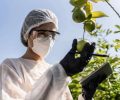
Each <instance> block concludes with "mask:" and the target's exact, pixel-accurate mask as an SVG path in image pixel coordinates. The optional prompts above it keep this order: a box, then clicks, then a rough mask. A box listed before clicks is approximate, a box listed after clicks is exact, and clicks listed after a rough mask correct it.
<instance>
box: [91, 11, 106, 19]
mask: <svg viewBox="0 0 120 100" xmlns="http://www.w3.org/2000/svg"><path fill="white" fill-rule="evenodd" d="M101 17H108V16H107V15H106V14H105V13H104V12H102V11H95V12H92V18H101Z"/></svg>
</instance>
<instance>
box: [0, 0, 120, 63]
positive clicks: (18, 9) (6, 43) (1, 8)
mask: <svg viewBox="0 0 120 100" xmlns="http://www.w3.org/2000/svg"><path fill="white" fill-rule="evenodd" d="M111 4H112V5H113V6H114V7H115V9H116V10H117V11H118V12H119V13H120V10H119V9H120V6H119V5H120V0H111ZM94 6H95V7H94V10H102V11H104V12H105V13H106V14H108V15H109V18H101V19H98V20H97V22H98V23H100V24H103V26H104V27H105V28H113V25H115V24H119V23H120V19H119V18H118V16H116V14H115V13H114V12H113V11H112V10H111V8H110V7H109V6H108V5H107V4H106V3H102V2H100V3H98V4H95V5H94ZM39 8H47V9H50V10H52V11H53V12H54V13H55V14H56V15H57V17H58V20H59V30H58V31H59V32H60V33H61V35H60V36H59V37H58V39H57V40H56V42H55V45H54V47H53V49H52V51H51V53H50V54H49V55H48V57H47V58H46V60H47V61H48V62H49V63H52V64H53V63H57V62H59V61H60V60H61V59H62V58H63V57H64V56H65V54H66V53H67V52H68V51H69V50H70V48H71V44H72V40H73V39H74V38H81V37H82V33H83V29H82V24H76V23H74V22H73V20H72V17H71V15H72V13H71V10H72V8H73V7H72V6H71V5H70V4H69V0H1V3H0V12H1V14H0V22H1V23H0V62H2V61H3V60H4V59H6V58H17V57H20V56H21V55H23V54H24V52H25V51H26V48H25V47H24V46H23V45H22V44H21V41H20V30H21V27H22V23H23V21H24V18H25V16H26V15H27V14H28V13H29V11H31V10H32V9H39ZM117 37H120V35H117ZM86 38H87V39H88V40H89V41H94V39H93V40H91V38H90V37H89V36H87V35H86ZM110 39H112V38H110Z"/></svg>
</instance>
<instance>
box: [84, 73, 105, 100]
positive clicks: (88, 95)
mask: <svg viewBox="0 0 120 100" xmlns="http://www.w3.org/2000/svg"><path fill="white" fill-rule="evenodd" d="M104 79H106V75H98V76H97V77H95V78H93V79H91V81H90V82H89V83H86V84H84V85H83V84H82V96H83V98H84V100H92V98H93V96H94V94H95V91H96V89H97V87H98V85H99V84H100V83H101V82H102V81H103V80H104Z"/></svg>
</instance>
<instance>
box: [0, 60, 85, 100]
mask: <svg viewBox="0 0 120 100" xmlns="http://www.w3.org/2000/svg"><path fill="white" fill-rule="evenodd" d="M68 83H69V77H67V75H66V73H65V71H64V69H63V68H62V66H61V65H60V64H55V65H54V66H52V65H49V64H48V63H46V62H45V61H41V62H37V61H34V60H29V59H24V58H14V59H13V58H12V59H6V60H4V61H3V62H2V64H1V65H0V100H73V98H72V96H71V93H70V91H69V88H68V86H67V85H68ZM78 100H83V98H82V96H81V95H80V96H79V98H78Z"/></svg>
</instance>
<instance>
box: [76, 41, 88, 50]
mask: <svg viewBox="0 0 120 100" xmlns="http://www.w3.org/2000/svg"><path fill="white" fill-rule="evenodd" d="M86 43H87V42H86V41H85V40H80V41H78V43H77V51H78V52H81V51H82V50H83V48H84V46H85V44H86Z"/></svg>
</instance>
